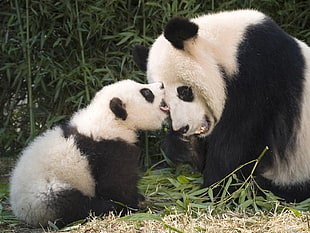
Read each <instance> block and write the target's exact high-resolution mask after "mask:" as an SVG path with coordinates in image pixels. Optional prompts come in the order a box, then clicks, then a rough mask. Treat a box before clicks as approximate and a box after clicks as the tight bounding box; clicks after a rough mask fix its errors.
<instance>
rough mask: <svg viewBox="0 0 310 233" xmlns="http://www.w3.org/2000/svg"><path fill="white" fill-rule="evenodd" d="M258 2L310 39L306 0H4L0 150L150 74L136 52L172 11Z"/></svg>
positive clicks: (153, 140)
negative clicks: (102, 93) (104, 92)
mask: <svg viewBox="0 0 310 233" xmlns="http://www.w3.org/2000/svg"><path fill="white" fill-rule="evenodd" d="M240 8H255V9H258V10H261V11H263V12H264V13H266V14H268V15H269V16H271V17H272V18H273V19H274V20H275V21H276V22H277V23H278V24H279V25H280V26H281V27H282V28H283V29H284V30H285V31H287V32H288V33H290V34H291V35H293V36H295V37H297V38H298V39H301V40H303V41H305V42H306V43H308V44H310V27H309V26H310V23H309V17H310V5H309V1H308V0H304V1H303V0H300V1H298V0H296V1H293V0H289V1H283V0H279V1H275V0H261V1H258V0H256V1H255V0H230V1H228V0H226V1H223V0H218V1H215V0H212V1H210V0H206V1H202V0H200V1H199V0H186V1H185V0H179V1H177V0H172V1H166V0H158V1H146V0H127V1H125V0H109V1H107V0H61V1H60V0H23V1H20V0H2V1H1V2H0V80H1V82H0V93H1V96H0V106H2V107H1V114H0V122H1V125H0V127H1V128H0V156H12V155H16V154H17V153H18V152H20V150H21V149H22V148H23V147H24V146H25V144H27V143H28V142H29V141H30V140H31V139H33V137H34V136H36V135H37V134H39V133H41V132H42V131H43V130H45V129H46V128H50V127H51V126H52V125H54V124H56V123H58V122H59V121H61V120H64V119H68V117H69V116H70V115H71V114H72V112H74V111H76V110H77V109H78V108H81V107H83V106H85V105H86V104H87V103H89V101H90V99H91V98H92V96H93V95H94V93H95V92H96V91H97V90H99V89H100V88H101V87H102V86H103V85H106V84H109V83H112V82H115V81H118V80H122V79H125V78H129V79H134V80H136V81H139V82H146V80H145V74H144V73H143V72H141V71H139V70H138V68H137V67H136V66H135V64H134V63H133V61H132V58H131V49H132V47H133V45H134V44H143V45H150V44H151V43H152V42H153V40H154V39H155V38H156V37H157V36H158V35H159V34H160V33H161V31H162V29H163V27H164V25H165V23H166V22H167V20H169V19H170V18H171V17H173V16H186V17H194V16H198V15H202V14H204V13H210V12H216V11H221V10H231V9H240ZM141 138H142V143H143V145H144V148H145V150H144V160H143V163H144V165H145V166H149V165H150V164H151V163H152V162H154V161H156V160H157V158H158V156H159V155H158V154H156V153H157V152H158V151H159V149H158V148H159V147H158V144H159V142H160V139H159V138H160V133H157V134H154V133H150V132H149V133H145V134H143V136H142V137H141Z"/></svg>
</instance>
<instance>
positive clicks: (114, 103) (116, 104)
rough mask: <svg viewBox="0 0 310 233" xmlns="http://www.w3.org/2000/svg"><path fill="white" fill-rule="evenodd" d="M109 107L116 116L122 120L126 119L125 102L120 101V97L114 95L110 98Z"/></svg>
mask: <svg viewBox="0 0 310 233" xmlns="http://www.w3.org/2000/svg"><path fill="white" fill-rule="evenodd" d="M110 109H111V111H112V112H113V113H114V115H115V116H116V117H117V118H120V119H122V120H123V121H124V120H126V118H127V112H126V108H125V104H124V103H123V102H122V101H121V99H120V98H117V97H114V98H113V99H111V100H110Z"/></svg>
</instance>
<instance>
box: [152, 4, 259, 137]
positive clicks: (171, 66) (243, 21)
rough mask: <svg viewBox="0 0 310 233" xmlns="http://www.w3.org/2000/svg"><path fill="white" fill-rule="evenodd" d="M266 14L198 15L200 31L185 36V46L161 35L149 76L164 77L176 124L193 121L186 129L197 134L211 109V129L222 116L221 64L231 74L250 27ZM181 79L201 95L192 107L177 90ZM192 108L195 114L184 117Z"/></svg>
mask: <svg viewBox="0 0 310 233" xmlns="http://www.w3.org/2000/svg"><path fill="white" fill-rule="evenodd" d="M263 18H264V15H263V14H262V13H260V12H258V11H255V10H239V11H233V12H223V13H219V14H210V15H205V16H202V17H199V18H196V19H192V21H193V22H195V23H196V24H198V25H199V31H198V36H197V37H194V38H191V39H188V40H187V41H185V43H184V45H185V47H184V51H183V50H179V49H176V48H174V47H173V46H172V45H171V43H170V42H169V41H168V40H166V39H165V38H164V36H163V35H161V36H159V37H158V38H157V39H156V41H155V42H154V44H153V45H152V47H151V50H150V53H149V57H148V66H147V76H148V80H149V82H163V83H164V85H165V89H166V93H167V96H166V98H165V100H166V102H167V104H168V106H169V108H170V112H171V116H172V121H173V125H172V126H173V129H174V130H178V129H180V128H181V127H183V126H185V125H187V124H189V127H190V128H189V131H188V132H187V133H186V134H185V135H191V134H193V133H194V132H195V131H197V130H198V129H199V127H200V126H201V124H202V122H203V121H204V119H205V115H206V116H208V118H209V120H210V121H211V122H210V123H211V125H210V130H209V133H211V131H212V129H213V128H214V126H215V124H216V122H217V121H219V120H220V118H221V114H222V111H223V108H224V105H225V98H226V93H225V85H224V80H223V77H222V74H221V70H220V68H219V67H218V65H220V66H222V67H223V68H224V69H225V72H227V73H228V74H233V73H234V72H236V71H237V70H238V66H237V61H236V53H237V48H238V45H239V43H240V42H241V41H242V37H243V34H244V32H245V28H246V26H247V25H250V24H255V23H259V22H260V21H262V20H263ZM180 85H181V86H183V85H188V86H191V87H192V88H193V92H194V95H195V96H196V97H197V98H195V100H194V102H192V103H191V105H195V106H191V109H190V110H189V104H188V103H186V102H184V101H182V100H180V99H179V98H178V97H177V95H175V93H176V88H177V87H178V86H180ZM173 94H174V95H173ZM206 103H207V104H208V105H207V107H206ZM189 111H190V112H191V113H192V114H186V115H187V117H184V116H185V115H184V113H185V112H189ZM177 116H182V117H177ZM174 117H175V118H174Z"/></svg>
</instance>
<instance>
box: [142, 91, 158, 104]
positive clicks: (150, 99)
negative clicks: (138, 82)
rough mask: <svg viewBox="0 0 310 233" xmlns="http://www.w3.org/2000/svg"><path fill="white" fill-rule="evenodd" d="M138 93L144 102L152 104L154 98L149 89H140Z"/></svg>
mask: <svg viewBox="0 0 310 233" xmlns="http://www.w3.org/2000/svg"><path fill="white" fill-rule="evenodd" d="M140 93H141V95H142V96H143V97H144V98H145V100H146V101H147V102H149V103H153V101H154V98H155V96H154V94H153V92H152V91H151V90H150V89H148V88H142V89H141V90H140Z"/></svg>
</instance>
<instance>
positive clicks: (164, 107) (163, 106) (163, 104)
mask: <svg viewBox="0 0 310 233" xmlns="http://www.w3.org/2000/svg"><path fill="white" fill-rule="evenodd" d="M159 109H160V110H161V111H162V112H164V113H166V114H168V113H169V110H170V109H169V107H168V105H167V104H166V102H165V101H164V100H162V101H161V103H160V106H159Z"/></svg>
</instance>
